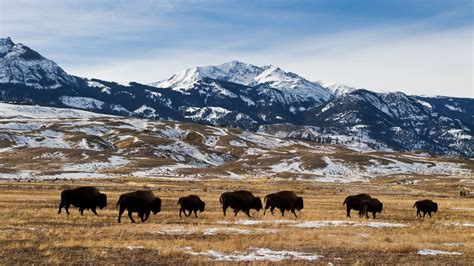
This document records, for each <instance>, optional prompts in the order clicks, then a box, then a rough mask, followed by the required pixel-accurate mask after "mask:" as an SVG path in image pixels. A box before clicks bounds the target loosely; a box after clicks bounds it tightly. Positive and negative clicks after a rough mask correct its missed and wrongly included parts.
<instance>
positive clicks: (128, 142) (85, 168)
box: [0, 104, 474, 183]
mask: <svg viewBox="0 0 474 266" xmlns="http://www.w3.org/2000/svg"><path fill="white" fill-rule="evenodd" d="M365 148H366V147H365V146H364V144H363V143H361V144H360V145H359V146H353V147H352V149H349V148H346V147H344V146H340V145H329V144H319V143H315V142H311V141H302V140H289V139H282V138H279V137H275V136H271V135H266V134H258V133H254V132H250V131H242V130H240V129H235V128H219V127H213V126H207V125H200V124H192V123H182V122H171V121H155V120H148V119H135V118H124V117H118V116H109V115H103V114H96V113H90V112H84V111H76V110H70V109H60V108H49V107H38V106H19V105H11V104H0V150H1V153H0V165H1V166H2V169H3V170H2V173H1V174H0V178H2V179H32V178H35V179H56V178H60V179H62V178H67V179H76V178H106V177H127V176H135V177H159V178H172V179H179V180H194V179H196V180H200V179H214V178H224V179H225V178H228V179H244V178H255V177H275V178H292V179H301V180H314V181H322V182H350V181H364V180H369V179H372V178H377V177H397V179H400V182H402V181H403V182H419V181H420V180H419V179H416V180H412V179H413V176H417V178H420V176H423V175H426V176H430V175H439V176H446V177H453V178H460V179H461V181H460V182H461V183H462V182H468V181H469V180H468V179H465V181H463V178H466V177H468V176H471V173H472V172H471V171H472V170H473V169H474V163H473V161H472V160H463V159H457V158H436V157H429V155H427V154H425V153H398V152H389V151H386V152H380V151H373V150H371V149H365ZM469 182H470V181H469Z"/></svg>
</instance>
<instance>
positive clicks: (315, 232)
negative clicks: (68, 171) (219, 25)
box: [0, 176, 474, 265]
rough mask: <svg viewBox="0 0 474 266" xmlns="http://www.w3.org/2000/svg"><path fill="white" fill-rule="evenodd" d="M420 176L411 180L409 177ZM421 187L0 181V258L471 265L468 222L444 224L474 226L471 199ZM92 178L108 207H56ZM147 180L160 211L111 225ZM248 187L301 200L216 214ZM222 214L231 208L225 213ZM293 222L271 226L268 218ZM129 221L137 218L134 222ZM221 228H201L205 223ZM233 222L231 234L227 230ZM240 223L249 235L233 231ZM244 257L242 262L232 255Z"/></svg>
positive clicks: (448, 188)
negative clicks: (197, 201) (434, 205)
mask: <svg viewBox="0 0 474 266" xmlns="http://www.w3.org/2000/svg"><path fill="white" fill-rule="evenodd" d="M414 178H418V177H414ZM423 178H424V180H425V181H424V182H423V183H422V184H420V185H403V184H397V182H393V181H394V179H393V180H391V179H390V178H386V179H375V180H373V181H371V182H367V183H362V182H360V183H347V184H330V183H317V182H303V181H284V180H275V179H267V178H255V179H249V180H245V181H241V180H239V181H230V180H207V181H180V182H178V181H165V180H159V179H136V178H133V179H132V178H130V179H127V178H121V179H109V180H89V181H74V182H73V181H38V182H7V181H5V182H0V210H1V213H2V215H1V216H0V247H1V249H0V263H1V264H26V263H27V264H32V263H34V264H61V263H94V264H96V263H98V264H105V263H107V264H129V263H139V264H166V265H170V264H209V263H212V264H224V263H229V262H222V261H215V260H213V258H212V257H210V256H206V255H196V254H191V253H190V252H189V251H190V250H192V251H193V252H207V251H209V250H215V251H218V252H222V253H229V254H231V253H233V252H235V251H241V252H246V251H248V250H250V249H252V248H269V249H271V250H275V251H280V250H288V251H298V252H304V253H310V254H317V255H322V256H323V257H322V258H320V259H319V260H317V261H305V260H291V261H288V260H287V261H280V262H270V261H254V262H250V263H251V264H274V263H277V264H278V263H280V264H283V263H284V264H287V263H294V264H315V263H316V264H326V265H327V264H328V263H329V262H331V263H334V264H370V263H382V264H393V263H400V264H424V263H430V264H431V263H432V264H448V263H449V264H453V263H459V264H470V263H472V262H473V261H474V227H468V226H459V225H452V224H453V223H470V224H473V223H474V209H473V208H474V198H460V197H458V195H457V193H458V190H457V185H456V184H457V180H456V179H455V178H446V177H436V176H433V177H429V178H427V177H423ZM80 185H95V186H97V187H98V188H99V189H100V190H101V191H102V192H104V193H106V194H107V195H108V203H109V205H108V206H107V208H105V209H103V210H98V213H99V216H95V215H93V214H92V213H91V212H90V211H85V213H84V216H80V214H79V212H78V211H77V208H71V209H70V212H71V215H69V216H67V215H66V214H65V213H64V212H63V213H62V214H61V215H58V214H57V208H58V204H59V195H60V192H61V191H62V190H63V189H66V188H71V187H76V186H80ZM144 187H148V188H150V189H152V190H153V191H154V193H155V194H156V195H157V196H159V197H160V198H161V199H162V200H163V205H162V212H160V213H159V214H157V215H154V216H153V215H152V216H151V217H150V219H149V220H148V221H147V222H145V223H137V224H132V223H131V222H130V220H129V219H128V217H126V215H124V216H123V217H122V224H118V223H117V213H118V211H117V209H116V207H115V203H116V201H117V199H118V196H119V195H120V194H122V193H125V192H129V191H134V190H137V189H142V188H144ZM236 189H248V190H251V191H252V192H254V194H256V195H257V196H261V197H262V198H263V196H264V195H266V194H268V193H271V192H275V191H279V190H283V189H291V190H294V191H296V192H297V193H298V194H300V195H301V196H303V197H304V200H305V208H304V210H303V211H302V212H301V215H300V217H299V218H294V217H292V216H291V215H285V217H283V218H282V217H281V216H280V214H279V212H277V213H275V216H271V215H270V214H269V213H267V215H266V216H263V212H262V211H260V213H256V212H255V211H252V212H251V213H252V215H253V216H254V217H253V218H252V219H253V220H256V221H264V222H263V223H257V224H251V225H242V224H236V223H235V221H238V220H247V219H248V218H247V217H246V216H245V215H244V214H243V213H239V214H238V216H237V217H234V216H233V213H232V212H228V216H227V217H223V215H222V210H221V207H220V205H219V202H218V199H219V196H220V194H221V193H222V192H224V191H231V190H236ZM359 192H368V193H370V194H371V195H372V196H374V197H377V198H378V199H380V200H381V201H382V202H383V203H384V211H383V212H382V214H380V215H379V217H378V218H377V219H375V220H373V219H369V220H366V219H365V218H359V217H358V216H357V214H356V213H355V212H354V211H353V215H352V216H353V217H352V218H346V217H345V209H344V206H343V205H342V202H343V200H344V198H345V197H346V196H347V195H348V194H355V193H359ZM189 194H198V195H200V196H201V198H202V199H203V200H204V201H205V202H206V211H205V212H204V213H202V214H198V215H199V217H198V218H194V217H193V216H191V217H190V218H186V217H183V218H179V217H178V206H177V205H176V204H177V199H178V198H179V197H181V196H185V195H189ZM424 198H431V199H433V200H435V201H437V202H438V204H439V207H440V210H439V212H438V213H436V214H434V216H433V218H428V217H427V218H424V219H422V218H417V217H416V216H415V209H414V208H412V206H413V203H414V202H415V201H416V200H420V199H424ZM229 214H230V215H229ZM282 219H285V220H290V221H293V223H281V222H280V223H279V222H275V221H276V220H282ZM136 220H137V221H138V220H139V219H136ZM303 221H353V222H357V223H366V222H373V221H377V222H385V223H399V224H405V225H407V226H405V227H395V228H372V227H367V226H351V225H346V226H330V227H322V228H299V227H294V226H292V225H293V224H295V223H296V222H303ZM209 228H211V229H214V230H222V231H218V232H217V233H215V234H205V232H206V230H207V229H209ZM228 228H233V229H234V231H225V230H227V229H228ZM237 229H239V230H244V231H245V232H247V234H242V233H238V232H236V231H235V230H237ZM420 249H435V250H443V251H452V252H460V253H462V255H457V256H456V255H438V256H421V255H418V254H417V251H418V250H420ZM232 263H241V264H248V263H249V262H247V261H244V262H232Z"/></svg>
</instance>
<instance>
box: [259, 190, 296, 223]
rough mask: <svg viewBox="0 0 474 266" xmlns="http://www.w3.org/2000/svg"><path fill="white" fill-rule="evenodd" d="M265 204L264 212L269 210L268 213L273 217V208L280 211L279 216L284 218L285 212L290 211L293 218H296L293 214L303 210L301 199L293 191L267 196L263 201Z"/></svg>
mask: <svg viewBox="0 0 474 266" xmlns="http://www.w3.org/2000/svg"><path fill="white" fill-rule="evenodd" d="M263 200H264V202H265V211H264V212H263V214H264V215H265V213H266V212H267V209H268V208H270V212H271V213H272V215H273V210H274V209H275V208H277V209H280V211H281V216H285V211H286V210H288V211H291V213H293V215H294V216H295V217H298V216H297V215H296V213H295V210H296V211H300V210H302V209H303V198H302V197H298V196H297V195H296V193H295V192H293V191H280V192H277V193H272V194H268V195H266V196H265V198H264V199H263Z"/></svg>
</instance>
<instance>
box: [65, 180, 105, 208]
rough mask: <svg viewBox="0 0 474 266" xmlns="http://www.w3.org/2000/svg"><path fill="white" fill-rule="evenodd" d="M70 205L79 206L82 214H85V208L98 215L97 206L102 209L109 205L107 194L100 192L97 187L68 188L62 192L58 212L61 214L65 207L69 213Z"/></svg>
mask: <svg viewBox="0 0 474 266" xmlns="http://www.w3.org/2000/svg"><path fill="white" fill-rule="evenodd" d="M70 205H73V206H76V207H78V208H79V212H81V215H84V210H85V209H90V210H91V211H92V212H93V213H94V214H95V215H97V212H96V209H97V207H99V208H100V209H103V208H105V207H107V195H105V194H102V193H100V192H99V190H98V189H97V188H95V187H78V188H74V189H66V190H64V191H63V192H61V202H60V203H59V210H58V214H60V213H61V209H62V208H64V209H65V210H66V213H67V214H68V215H69V207H70Z"/></svg>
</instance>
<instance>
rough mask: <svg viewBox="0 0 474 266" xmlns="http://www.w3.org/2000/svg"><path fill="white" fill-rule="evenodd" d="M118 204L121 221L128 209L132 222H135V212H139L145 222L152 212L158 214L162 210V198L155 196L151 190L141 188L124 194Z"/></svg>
mask: <svg viewBox="0 0 474 266" xmlns="http://www.w3.org/2000/svg"><path fill="white" fill-rule="evenodd" d="M117 206H118V207H119V216H118V222H119V223H120V218H121V217H122V214H123V212H124V211H125V210H127V211H128V217H129V218H130V220H131V221H132V223H135V220H133V217H132V213H133V212H138V217H140V219H141V220H142V222H144V221H146V220H148V217H149V216H150V212H153V214H157V213H159V212H160V211H161V199H160V198H158V197H155V195H154V194H153V192H152V191H151V190H139V191H135V192H130V193H125V194H122V195H121V196H120V198H119V200H118V202H117Z"/></svg>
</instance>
